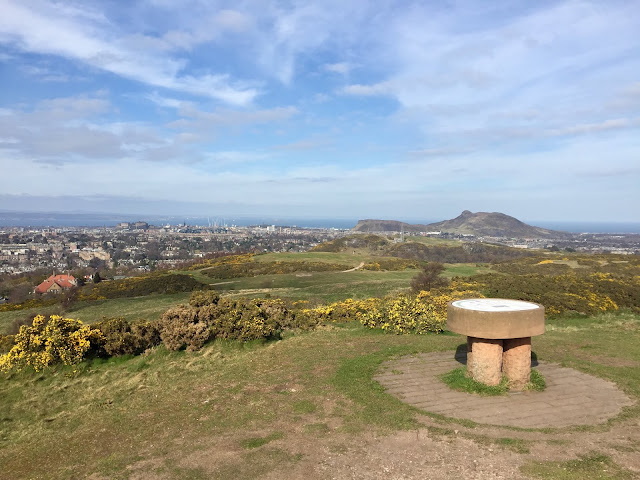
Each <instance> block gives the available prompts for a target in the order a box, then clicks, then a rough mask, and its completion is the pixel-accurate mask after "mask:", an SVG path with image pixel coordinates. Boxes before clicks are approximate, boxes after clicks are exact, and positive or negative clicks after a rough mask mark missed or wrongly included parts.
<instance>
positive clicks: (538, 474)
mask: <svg viewBox="0 0 640 480" xmlns="http://www.w3.org/2000/svg"><path fill="white" fill-rule="evenodd" d="M520 471H521V472H522V473H524V474H525V475H530V476H532V477H534V478H550V479H554V480H583V479H587V478H588V479H589V480H623V479H631V478H633V477H632V474H631V472H630V471H628V470H626V469H624V468H622V467H620V466H619V465H617V464H616V463H615V462H614V461H613V460H611V458H610V457H609V456H607V455H603V454H600V453H597V452H592V453H590V454H587V455H581V456H580V458H579V459H577V460H569V461H567V462H530V463H528V464H526V465H524V466H523V467H522V468H521V469H520Z"/></svg>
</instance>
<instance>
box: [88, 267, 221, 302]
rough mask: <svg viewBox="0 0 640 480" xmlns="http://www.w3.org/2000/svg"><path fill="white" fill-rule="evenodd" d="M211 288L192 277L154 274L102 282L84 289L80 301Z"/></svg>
mask: <svg viewBox="0 0 640 480" xmlns="http://www.w3.org/2000/svg"><path fill="white" fill-rule="evenodd" d="M208 288H209V286H208V285H207V284H204V283H202V282H199V281H198V280H196V279H195V278H193V277H192V276H190V275H180V274H171V273H169V274H166V273H165V274H163V273H154V274H151V275H145V276H143V277H132V278H125V279H122V280H114V281H110V282H107V281H102V282H100V283H97V284H93V285H86V286H85V287H83V288H82V289H81V290H80V291H79V293H78V296H77V299H78V300H104V299H110V298H123V297H140V296H144V295H149V294H151V293H180V292H192V291H194V290H206V289H208Z"/></svg>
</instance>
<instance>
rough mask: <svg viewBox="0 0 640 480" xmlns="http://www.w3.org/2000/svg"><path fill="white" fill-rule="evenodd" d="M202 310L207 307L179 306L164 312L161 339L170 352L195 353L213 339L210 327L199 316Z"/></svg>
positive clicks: (161, 321) (161, 323) (161, 322)
mask: <svg viewBox="0 0 640 480" xmlns="http://www.w3.org/2000/svg"><path fill="white" fill-rule="evenodd" d="M202 308H206V307H192V306H189V305H178V306H177V307H174V308H170V309H169V310H167V311H166V312H164V314H163V315H162V319H161V320H160V338H161V339H162V343H164V345H165V347H167V348H168V349H169V350H181V349H183V348H186V349H187V351H193V350H198V349H199V348H201V347H202V346H203V345H204V344H205V343H206V341H207V340H209V338H211V329H210V328H209V325H208V324H207V322H206V321H202V320H201V319H200V318H199V315H198V314H199V313H200V309H202Z"/></svg>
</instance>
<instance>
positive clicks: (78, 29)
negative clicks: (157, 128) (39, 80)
mask: <svg viewBox="0 0 640 480" xmlns="http://www.w3.org/2000/svg"><path fill="white" fill-rule="evenodd" d="M227 16H228V15H227ZM226 21H227V22H230V21H231V20H229V19H228V18H227V20H226ZM0 38H2V40H3V42H4V43H11V44H12V45H13V46H14V47H15V48H18V49H20V50H22V51H27V52H33V53H40V54H52V55H59V56H62V57H65V58H69V59H71V60H74V61H81V62H84V63H86V64H87V65H90V66H92V67H94V68H98V69H101V70H104V71H107V72H110V73H113V74H116V75H120V76H123V77H125V78H130V79H133V80H136V81H139V82H142V83H144V84H147V85H151V86H155V87H164V88H168V89H173V90H179V91H182V92H186V93H190V94H194V95H201V96H207V97H211V98H214V99H217V100H220V101H223V102H225V103H229V104H233V105H247V104H249V103H251V102H252V101H253V100H254V99H255V97H256V96H257V95H258V94H259V90H258V89H257V88H256V87H255V85H252V84H250V83H248V82H246V81H239V80H233V79H232V78H231V76H230V75H229V74H227V73H203V74H199V75H189V74H184V73H182V71H183V70H184V67H185V66H186V63H187V61H186V59H184V58H180V57H173V56H169V55H162V54H161V52H159V51H158V50H157V49H154V48H149V47H150V45H149V44H147V45H141V44H140V43H138V44H137V45H132V44H131V43H130V42H129V41H128V40H129V39H128V38H127V36H126V35H125V34H123V33H122V32H120V31H119V30H118V29H117V28H116V27H115V26H114V25H113V24H112V23H110V22H108V21H107V20H106V19H105V18H104V17H103V16H102V15H100V14H99V13H95V12H94V11H93V10H90V9H87V8H79V7H74V8H73V9H71V8H70V7H68V6H63V5H62V4H57V3H55V4H52V3H48V2H36V3H35V4H31V8H29V7H28V6H27V5H26V4H24V3H18V2H13V1H11V0H9V1H7V2H5V3H4V5H3V14H2V16H1V18H0ZM145 46H146V47H147V48H144V47H145Z"/></svg>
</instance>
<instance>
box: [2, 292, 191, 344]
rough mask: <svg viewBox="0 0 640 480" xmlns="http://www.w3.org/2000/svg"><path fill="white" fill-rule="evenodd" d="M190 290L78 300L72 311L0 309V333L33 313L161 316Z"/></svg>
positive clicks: (91, 319)
mask: <svg viewBox="0 0 640 480" xmlns="http://www.w3.org/2000/svg"><path fill="white" fill-rule="evenodd" d="M189 295H190V293H174V294H170V295H162V294H153V295H148V296H146V297H132V298H114V299H111V300H99V301H96V302H78V303H76V304H74V305H73V306H72V308H71V310H69V311H63V309H62V307H61V306H60V305H54V306H53V307H47V308H45V309H37V308H36V309H28V310H17V311H15V312H0V334H2V333H6V332H7V331H8V329H9V328H10V326H11V324H12V323H13V322H14V321H15V320H16V319H25V318H27V317H29V316H30V315H34V314H43V315H51V314H58V315H64V316H68V317H71V318H75V319H77V320H82V321H83V322H85V323H95V322H98V321H100V320H102V318H103V317H107V318H112V317H124V318H126V319H127V320H157V319H158V318H160V315H162V313H163V312H164V311H165V310H167V309H168V308H169V307H172V306H174V305H177V304H179V303H184V302H186V301H187V300H188V299H189Z"/></svg>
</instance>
